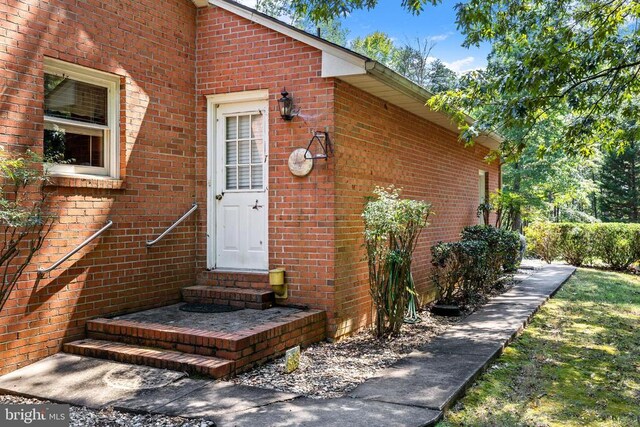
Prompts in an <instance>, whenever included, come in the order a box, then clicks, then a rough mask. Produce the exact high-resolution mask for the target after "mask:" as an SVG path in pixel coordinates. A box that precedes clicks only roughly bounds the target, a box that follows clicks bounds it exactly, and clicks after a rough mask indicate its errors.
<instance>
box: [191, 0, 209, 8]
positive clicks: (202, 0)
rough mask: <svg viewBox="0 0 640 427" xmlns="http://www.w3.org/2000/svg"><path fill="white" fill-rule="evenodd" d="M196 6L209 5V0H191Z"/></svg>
mask: <svg viewBox="0 0 640 427" xmlns="http://www.w3.org/2000/svg"><path fill="white" fill-rule="evenodd" d="M191 1H193V4H195V5H196V7H205V6H208V5H209V0H191Z"/></svg>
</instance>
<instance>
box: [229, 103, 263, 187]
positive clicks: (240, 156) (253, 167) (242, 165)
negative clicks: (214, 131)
mask: <svg viewBox="0 0 640 427" xmlns="http://www.w3.org/2000/svg"><path fill="white" fill-rule="evenodd" d="M263 123H264V122H263V118H262V115H261V114H257V113H254V114H238V115H235V116H227V117H226V118H225V127H226V129H225V131H224V135H225V137H226V138H225V154H226V157H225V177H226V186H225V188H226V189H227V190H249V189H251V190H261V189H263V186H264V182H263V181H264V178H263V177H264V167H263V163H264V142H263V137H264V135H263V129H264V127H263Z"/></svg>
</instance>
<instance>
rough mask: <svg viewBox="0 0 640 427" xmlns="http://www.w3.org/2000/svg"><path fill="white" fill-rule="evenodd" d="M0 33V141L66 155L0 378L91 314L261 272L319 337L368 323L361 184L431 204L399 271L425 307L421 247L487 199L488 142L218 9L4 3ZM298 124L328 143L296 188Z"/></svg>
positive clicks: (307, 39)
mask: <svg viewBox="0 0 640 427" xmlns="http://www.w3.org/2000/svg"><path fill="white" fill-rule="evenodd" d="M0 21H2V26H1V27H0V64H1V65H2V72H1V74H0V82H1V83H2V92H0V102H1V107H0V144H2V145H3V146H5V147H9V148H10V149H11V148H13V149H18V148H24V147H30V148H32V149H34V150H38V151H41V150H42V149H43V146H45V147H46V149H47V150H53V151H56V150H57V152H60V153H64V154H65V156H66V157H67V158H72V159H74V160H73V161H71V163H69V164H63V165H57V166H55V167H54V168H53V175H54V176H53V178H52V182H51V185H50V187H49V190H50V191H51V192H52V196H51V203H53V204H54V206H55V207H56V209H57V211H58V212H59V214H60V220H59V222H58V223H57V224H56V225H55V227H54V229H53V232H52V233H51V234H50V235H49V238H48V240H47V242H46V244H45V246H44V247H43V249H42V250H41V252H40V253H39V254H38V257H37V259H36V261H35V262H34V265H33V266H31V268H30V269H29V270H28V272H27V273H26V274H25V275H24V277H23V281H21V282H20V283H19V284H18V287H17V289H15V290H14V292H13V293H12V295H11V297H10V299H9V300H8V302H7V304H6V305H5V307H4V308H3V309H2V311H1V312H0V360H3V363H2V365H1V366H0V374H2V373H6V372H9V371H12V370H14V369H16V368H18V367H20V366H23V365H26V364H29V363H32V362H34V361H37V360H39V359H41V358H43V357H45V356H48V355H50V354H53V353H56V352H57V351H59V350H60V349H61V346H62V344H63V343H65V342H68V341H71V340H74V339H78V338H82V337H83V336H85V328H86V326H87V322H88V321H89V320H90V319H94V318H97V317H101V316H109V315H114V314H120V313H129V312H135V311H139V310H143V309H149V308H153V307H159V306H163V305H167V304H172V303H176V302H178V301H180V299H181V289H182V288H185V287H188V286H191V285H194V284H196V283H198V284H200V285H205V286H211V285H217V286H227V287H236V288H241V289H254V290H255V289H258V290H268V288H269V285H268V283H267V282H266V277H267V275H266V271H267V270H268V269H270V268H275V267H282V268H284V269H286V281H287V285H288V293H289V297H288V299H287V300H286V302H284V304H287V305H298V306H299V305H304V306H308V307H311V308H313V309H316V310H321V311H323V312H325V313H326V330H325V331H323V334H324V333H326V336H328V337H330V338H338V337H340V336H342V335H345V334H348V333H350V332H352V331H355V330H357V329H360V328H362V327H364V326H366V325H368V324H370V322H371V302H370V297H369V290H368V279H367V266H366V262H365V261H363V258H364V253H363V249H362V243H363V239H362V232H363V224H362V220H361V217H360V214H361V212H362V208H363V203H364V198H365V197H366V196H368V195H370V194H371V192H372V190H373V189H374V188H375V187H376V186H378V185H380V186H386V185H389V184H394V185H396V186H398V187H402V188H403V189H404V192H403V194H404V195H405V196H407V197H412V198H417V199H422V200H427V201H429V202H431V203H432V204H433V207H434V210H435V212H436V215H435V216H434V217H432V221H431V225H430V226H429V228H428V229H427V230H426V231H425V232H424V233H423V235H422V237H421V241H420V244H419V247H418V249H417V253H416V254H417V257H416V259H415V262H414V277H415V279H416V282H417V286H418V289H419V290H420V291H421V292H422V293H423V294H425V295H429V294H430V293H431V291H432V290H431V288H430V281H429V275H428V271H429V258H430V255H429V247H430V245H432V244H433V243H435V242H437V241H439V240H444V241H450V240H455V239H457V238H458V234H459V232H460V230H461V229H462V227H464V226H465V225H469V224H473V223H476V222H477V221H478V219H477V217H476V207H477V205H478V200H479V198H480V199H482V198H483V197H484V195H485V194H487V192H488V191H490V190H493V189H496V188H498V187H499V182H500V168H499V165H498V164H497V162H494V163H491V164H488V163H486V162H485V160H484V158H485V156H486V155H487V154H488V153H489V150H490V149H496V148H497V146H498V142H499V141H498V140H497V138H496V137H495V136H482V137H479V138H478V140H477V142H478V143H477V144H476V145H475V146H473V147H470V148H465V147H464V146H463V144H461V143H460V142H459V141H457V132H456V129H455V127H454V126H453V125H452V124H451V122H450V120H449V119H448V118H447V117H446V116H444V115H443V114H441V113H436V112H433V111H431V110H429V109H428V108H427V107H425V101H426V100H427V99H428V98H429V96H430V95H429V93H428V92H427V91H425V90H424V89H422V88H420V87H418V86H416V85H415V84H413V83H411V82H410V81H408V80H407V79H405V78H403V77H401V76H400V75H398V74H396V73H394V72H393V71H391V70H389V69H388V68H386V67H384V66H383V65H381V64H379V63H376V62H375V61H371V60H369V59H367V58H365V57H363V56H361V55H358V54H356V53H353V52H351V51H349V50H347V49H344V48H341V47H339V46H336V45H333V44H331V43H328V42H326V41H324V40H322V39H320V38H317V37H314V36H312V35H310V34H307V33H304V32H301V31H299V30H297V29H294V28H292V27H290V26H288V25H285V24H283V23H281V22H279V21H277V20H274V19H272V18H269V17H266V16H264V15H262V14H259V13H257V12H255V11H254V10H252V9H249V8H246V7H244V6H241V5H238V4H236V3H234V2H231V1H226V0H209V1H207V0H193V1H190V0H135V1H134V0H118V1H107V0H90V1H89V0H86V1H85V0H81V1H68V0H39V1H38V0H16V1H13V2H9V3H7V2H4V3H3V4H0ZM283 88H286V90H287V91H288V92H289V93H290V94H291V96H292V98H293V100H294V104H295V107H296V109H297V111H298V115H297V116H295V117H293V119H292V120H283V118H282V117H281V115H280V113H279V106H278V99H279V98H280V97H281V91H282V90H283ZM315 131H320V132H326V134H327V135H328V140H330V142H331V147H332V150H330V152H329V157H328V158H327V159H326V160H325V159H317V160H313V161H312V164H313V169H312V170H311V171H310V173H308V174H307V175H304V176H296V175H294V174H293V173H292V172H291V170H290V168H289V167H288V162H289V158H290V156H291V154H292V153H293V152H294V150H296V149H299V148H302V149H305V148H306V147H307V145H308V144H309V142H310V139H311V136H312V132H315ZM43 135H44V138H43ZM61 135H62V137H63V138H62V139H63V140H64V141H63V143H62V144H61V143H60V141H61ZM43 139H44V144H43ZM310 153H311V154H314V155H317V154H321V153H322V147H321V146H320V145H319V144H318V141H315V142H314V144H313V145H312V146H311V148H310ZM298 160H300V159H298ZM307 164H308V162H304V161H300V164H299V165H298V166H302V167H304V166H305V165H307ZM194 203H197V205H198V208H197V210H196V211H195V213H194V215H192V216H190V217H189V218H187V219H186V220H185V221H184V222H183V223H181V224H180V225H179V226H178V227H176V228H175V230H173V231H172V232H171V233H170V234H168V235H167V236H166V237H165V238H164V239H163V240H161V241H160V242H158V243H157V244H156V245H154V246H152V247H148V246H147V245H146V242H147V241H148V240H151V239H153V238H155V237H156V236H158V234H160V233H161V232H162V231H164V230H165V229H166V228H167V227H169V226H170V225H171V224H173V223H174V221H175V220H176V219H177V218H179V217H180V216H181V215H183V214H184V212H185V211H187V210H188V209H190V208H191V207H192V205H193V204H194ZM107 220H111V221H113V226H112V227H111V228H110V229H109V230H108V232H106V233H104V234H103V235H102V236H101V237H100V238H99V239H97V240H95V241H94V242H92V243H91V244H90V245H88V246H87V247H86V248H84V249H83V250H82V251H81V252H79V253H78V254H76V255H74V256H73V257H72V258H71V259H69V260H68V261H66V262H64V263H63V264H62V265H61V266H60V267H59V268H57V269H55V270H54V271H52V272H51V273H50V274H48V275H45V276H44V277H43V278H42V279H41V280H39V281H36V278H37V274H36V269H37V268H38V267H43V266H48V265H50V264H51V263H53V262H55V261H56V260H58V259H59V258H60V257H61V256H63V255H64V254H66V253H68V252H69V251H70V250H72V249H73V248H74V247H75V246H76V245H77V244H78V243H80V242H82V241H83V240H84V239H86V238H87V237H88V236H89V235H91V234H92V233H93V232H95V231H96V230H98V229H99V228H101V227H102V226H103V225H104V224H105V222H106V221H107ZM323 322H324V321H323ZM323 325H324V323H323ZM283 345H284V344H283Z"/></svg>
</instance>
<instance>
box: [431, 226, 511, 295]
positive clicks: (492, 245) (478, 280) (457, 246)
mask: <svg viewBox="0 0 640 427" xmlns="http://www.w3.org/2000/svg"><path fill="white" fill-rule="evenodd" d="M461 237H462V240H460V241H459V242H452V243H442V242H439V243H438V244H436V245H433V246H432V247H431V255H432V258H431V264H432V266H433V270H432V279H433V283H434V285H435V287H436V289H437V291H438V302H439V303H441V304H460V305H463V306H464V305H466V304H469V303H472V302H474V301H476V300H477V299H479V298H480V297H481V296H482V295H484V294H486V293H487V292H489V291H491V289H492V287H494V286H495V285H496V283H497V282H498V279H499V278H500V275H501V274H502V273H503V272H504V271H513V270H516V269H517V268H518V264H519V262H520V238H519V235H518V233H514V232H512V231H507V230H503V229H500V228H495V227H492V226H485V225H476V226H471V227H465V228H464V230H463V231H462V234H461Z"/></svg>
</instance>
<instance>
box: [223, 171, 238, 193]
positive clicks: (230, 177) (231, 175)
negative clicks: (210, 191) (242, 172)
mask: <svg viewBox="0 0 640 427" xmlns="http://www.w3.org/2000/svg"><path fill="white" fill-rule="evenodd" d="M226 189H227V190H237V189H238V176H237V173H236V167H235V166H227V186H226Z"/></svg>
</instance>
